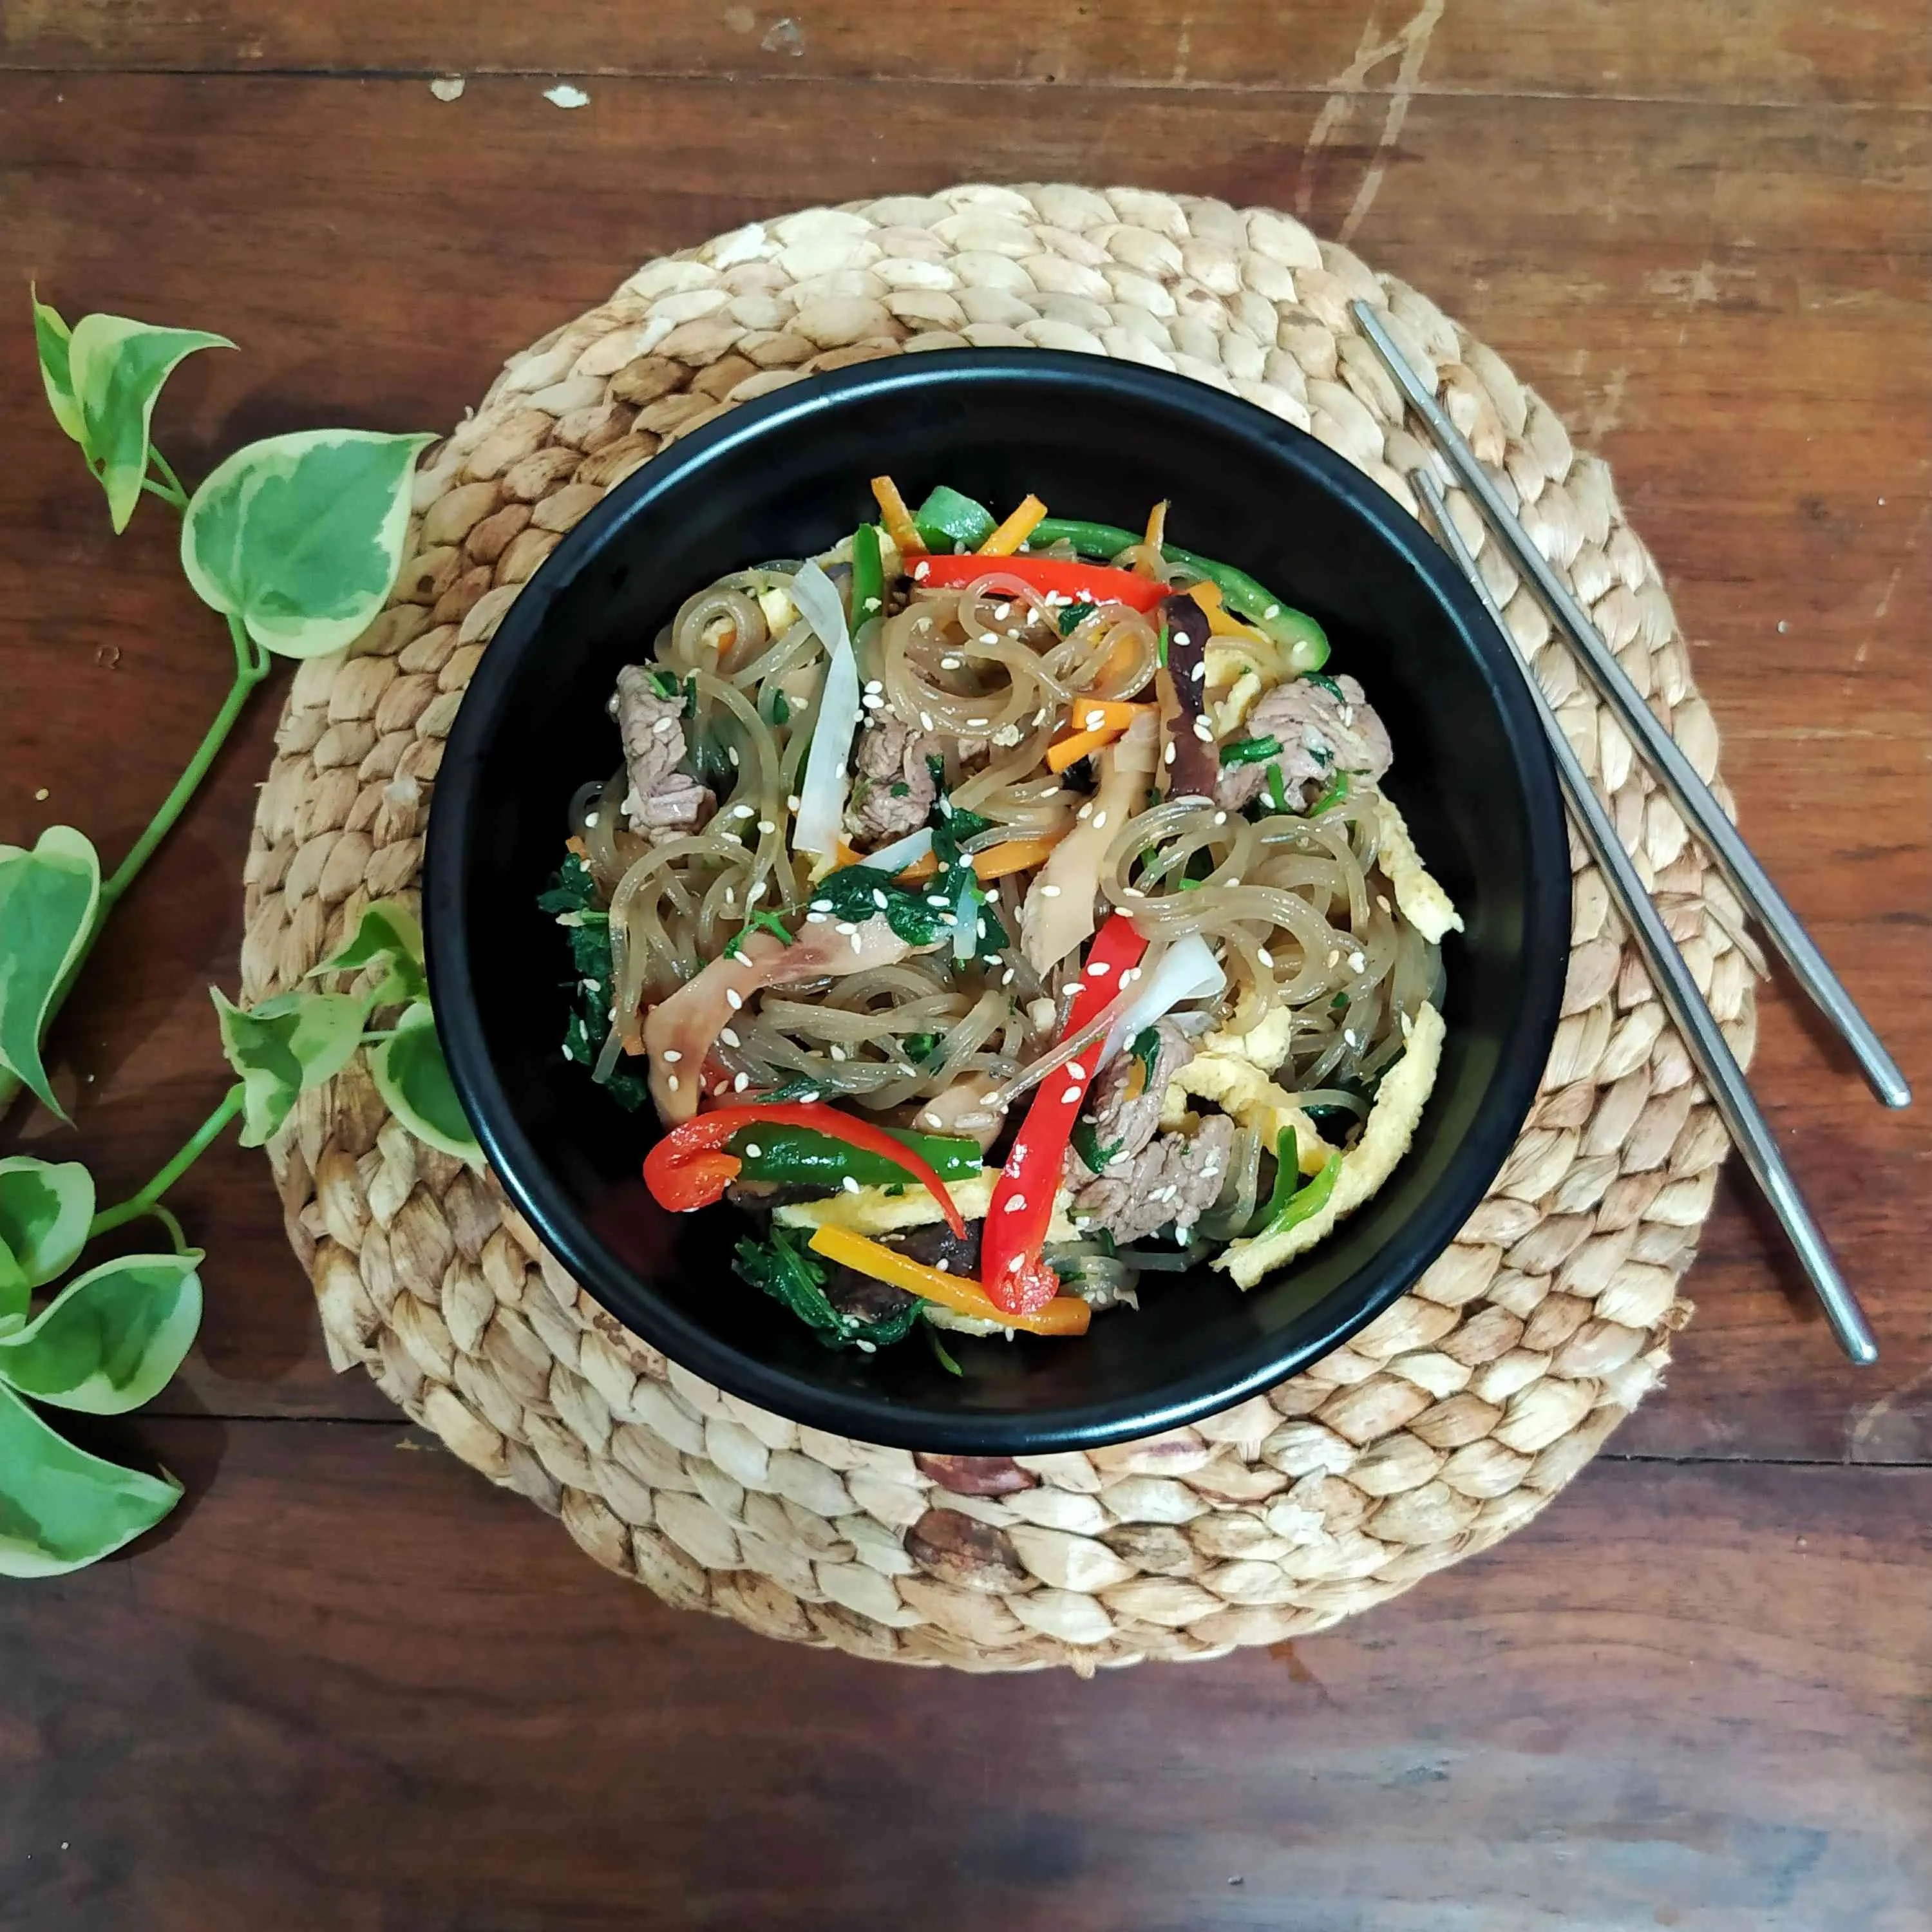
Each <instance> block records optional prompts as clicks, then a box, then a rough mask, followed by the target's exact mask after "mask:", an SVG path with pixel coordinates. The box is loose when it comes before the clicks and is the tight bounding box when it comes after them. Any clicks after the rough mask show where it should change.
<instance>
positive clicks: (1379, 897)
mask: <svg viewBox="0 0 1932 1932" xmlns="http://www.w3.org/2000/svg"><path fill="white" fill-rule="evenodd" d="M1376 904H1377V905H1379V906H1380V907H1382V910H1383V911H1384V912H1387V911H1388V909H1389V902H1388V898H1387V897H1386V896H1385V895H1384V894H1382V893H1381V892H1378V893H1376Z"/></svg>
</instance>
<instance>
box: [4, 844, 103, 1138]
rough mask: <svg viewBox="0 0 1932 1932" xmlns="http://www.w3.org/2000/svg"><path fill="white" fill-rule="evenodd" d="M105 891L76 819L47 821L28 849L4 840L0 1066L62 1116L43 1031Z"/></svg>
mask: <svg viewBox="0 0 1932 1932" xmlns="http://www.w3.org/2000/svg"><path fill="white" fill-rule="evenodd" d="M100 898H101V860H100V859H99V857H98V855H97V854H96V853H95V850H94V847H93V845H92V843H91V842H90V841H89V840H88V839H87V838H86V837H85V836H84V835H83V834H82V833H80V832H77V831H75V830H74V827H73V826H71V825H50V826H48V827H47V829H46V831H44V832H42V833H41V834H40V842H39V843H38V844H37V845H35V846H34V849H33V850H31V852H29V851H27V850H24V849H23V847H20V846H18V845H0V1067H5V1069H6V1070H7V1072H9V1073H11V1074H12V1075H13V1076H14V1078H15V1079H17V1080H19V1081H20V1082H21V1083H22V1084H23V1085H25V1086H27V1087H30V1088H32V1089H33V1091H34V1094H35V1096H36V1097H37V1098H38V1100H40V1104H41V1105H42V1106H43V1107H46V1109H49V1111H50V1112H53V1113H55V1114H58V1115H60V1118H62V1120H65V1119H66V1118H67V1115H66V1114H65V1112H62V1109H61V1106H60V1104H59V1103H58V1101H56V1100H55V1098H54V1097H53V1090H52V1088H50V1087H49V1085H47V1076H46V1068H45V1067H43V1065H42V1064H41V1061H40V1035H41V1033H42V1031H43V1029H44V1028H45V1027H46V1021H47V1015H48V1013H49V1010H50V1009H51V1007H52V1004H53V1001H54V996H55V993H56V992H58V990H59V989H60V985H61V982H62V980H64V979H65V977H66V975H67V971H68V967H69V966H70V965H72V964H73V962H74V959H76V958H77V956H78V955H79V954H80V950H81V949H82V948H83V947H84V946H85V945H86V943H87V939H88V935H89V932H90V931H91V929H92V926H93V923H94V913H95V906H96V905H97V904H98V902H99V900H100Z"/></svg>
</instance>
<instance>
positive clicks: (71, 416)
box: [28, 288, 81, 443]
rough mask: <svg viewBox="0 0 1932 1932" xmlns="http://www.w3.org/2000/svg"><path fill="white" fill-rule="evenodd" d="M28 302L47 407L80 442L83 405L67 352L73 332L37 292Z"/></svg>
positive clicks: (30, 292)
mask: <svg viewBox="0 0 1932 1932" xmlns="http://www.w3.org/2000/svg"><path fill="white" fill-rule="evenodd" d="M28 299H29V300H30V301H31V302H32V303H33V305H34V347H35V348H36V349H37V350H38V351H39V352H40V380H41V382H42V383H44V384H45V385H46V392H47V407H49V409H50V410H52V411H53V413H54V421H55V422H57V423H58V424H59V425H60V426H61V428H62V429H63V430H65V431H66V432H67V434H68V435H69V436H71V437H73V439H74V441H75V442H76V443H79V442H80V440H81V436H80V404H78V403H77V402H76V401H74V377H73V374H72V371H71V366H70V365H71V355H70V353H69V350H68V344H69V343H70V342H71V341H72V340H73V336H74V332H73V331H72V330H71V329H69V328H68V326H67V324H66V323H64V322H63V321H62V320H61V318H60V313H59V311H58V310H57V309H51V308H48V306H47V305H46V303H45V302H43V301H41V299H40V291H39V290H37V289H33V288H30V289H29V290H28Z"/></svg>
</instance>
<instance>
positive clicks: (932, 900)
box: [926, 892, 953, 912]
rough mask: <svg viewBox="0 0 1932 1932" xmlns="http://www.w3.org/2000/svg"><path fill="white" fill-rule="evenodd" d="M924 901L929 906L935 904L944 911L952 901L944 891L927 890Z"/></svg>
mask: <svg viewBox="0 0 1932 1932" xmlns="http://www.w3.org/2000/svg"><path fill="white" fill-rule="evenodd" d="M952 903H953V901H951V900H950V898H947V896H946V895H945V894H944V892H928V893H927V894H926V904H928V905H929V906H937V907H938V908H939V910H941V912H944V911H945V910H947V907H950V905H951V904H952Z"/></svg>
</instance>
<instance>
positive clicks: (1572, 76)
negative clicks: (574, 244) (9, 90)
mask: <svg viewBox="0 0 1932 1932" xmlns="http://www.w3.org/2000/svg"><path fill="white" fill-rule="evenodd" d="M0 57H4V61H5V63H6V64H7V65H16V66H19V67H22V68H95V69H106V68H163V69H175V70H178V71H196V70H207V71H230V70H239V71H243V72H248V71H271V72H288V71H322V72H327V73H332V74H343V73H362V74H366V73H380V74H393V73H396V72H398V71H402V72H408V73H414V74H452V73H453V74H496V73H503V72H516V73H521V74H529V75H530V76H532V77H538V78H540V79H541V80H544V81H547V80H549V79H550V78H551V77H553V76H556V75H559V74H576V75H581V76H590V75H613V76H614V75H651V76H663V75H685V74H731V75H744V76H747V77H750V76H757V77H779V78H785V79H796V78H813V79H820V78H827V77H838V78H841V79H847V80H871V79H886V80H895V81H901V82H903V81H915V82H929V81H989V82H1018V83H1031V84H1034V85H1037V86H1041V87H1043V88H1044V87H1051V86H1055V85H1059V86H1085V85H1091V84H1094V83H1102V84H1106V85H1109V86H1116V87H1118V86H1133V87H1145V86H1157V87H1183V86H1185V87H1190V88H1196V89H1205V88H1209V87H1220V86H1236V87H1246V88H1253V87H1262V86H1265V87H1266V88H1268V89H1277V90H1278V89H1288V88H1301V89H1320V90H1322V91H1325V92H1328V91H1333V92H1337V93H1344V92H1362V93H1365V94H1367V95H1371V96H1376V95H1382V96H1388V95H1396V94H1400V95H1409V94H1413V93H1436V92H1444V93H1491V94H1519V95H1538V96H1547V95H1595V96H1617V97H1622V98H1662V99H1667V100H1670V101H1727V102H1752V103H1759V104H1762V103H1766V102H1793V101H1796V102H1814V101H1886V102H1900V103H1906V102H1913V101H1915V102H1917V103H1918V104H1921V105H1922V104H1924V100H1925V96H1926V91H1927V76H1928V62H1927V41H1926V37H1925V34H1924V31H1923V23H1922V21H1919V20H1915V18H1914V17H1913V16H1912V11H1911V10H1910V9H1909V8H1907V7H1893V6H1885V5H1872V4H1868V3H1867V4H1864V5H1859V4H1846V0H1832V4H1828V5H1805V0H1755V4H1751V5H1743V6H1739V5H1735V4H1728V0H1689V4H1685V5H1678V4H1673V0H1633V4H1629V5H1624V6H1621V7H1616V8H1614V9H1613V8H1601V9H1600V8H1595V7H1583V6H1562V7H1552V6H1549V5H1538V4H1537V0H1469V4H1460V3H1459V4H1458V5H1457V6H1456V7H1453V8H1451V7H1445V6H1444V5H1442V4H1441V0H1413V4H1412V7H1397V8H1395V9H1393V10H1389V9H1385V8H1382V7H1376V6H1374V5H1370V4H1365V0H1339V4H1336V5H1320V6H1280V5H1271V6H1265V7H1256V6H1253V5H1244V0H1206V4H1204V5H1193V6H1190V7H1184V8H1175V7H1172V6H1169V5H1163V4H1160V0H1108V4H1106V5H1102V4H1100V0H1073V4H1072V5H1067V6H1065V7H1053V8H1044V7H1033V6H1021V5H998V4H997V0H996V4H994V5H986V4H984V0H979V4H974V5H967V4H965V0H939V4H938V5H930V6H923V7H903V8H900V9H898V10H895V11H894V12H893V13H892V14H891V15H890V16H889V17H880V15H878V14H877V13H874V11H872V10H870V9H866V8H860V7H838V6H829V7H808V6H804V5H791V6H789V7H788V6H787V5H780V4H778V3H777V0H760V3H759V4H758V5H755V6H754V5H722V6H721V5H717V4H715V0H659V4H658V5H654V6H652V7H649V9H648V10H640V9H638V8H637V7H631V6H627V5H624V4H623V0H586V4H583V5H574V6H571V7H526V6H517V5H512V4H510V0H483V3H482V4H480V5H478V4H470V0H424V4H422V5H417V6H413V7H392V6H386V5H382V4H380V0H343V4H341V5H335V6H332V7H296V6H289V5H278V4H275V0H214V4H211V5H201V4H196V5H183V4H181V0H145V4H143V5H142V6H141V7H139V8H138V9H134V8H130V7H127V6H126V5H122V4H119V0H14V4H13V5H12V6H11V7H10V8H9V9H8V10H7V13H6V15H5V18H4V23H0ZM879 111H880V115H881V116H882V117H883V116H885V115H889V114H890V113H892V100H891V98H889V97H884V96H881V97H880V103H879ZM1039 111H1041V112H1045V113H1059V112H1061V111H1064V110H1057V109H1055V108H1052V107H1049V106H1046V105H1045V104H1043V105H1042V107H1041V108H1040V110H1039ZM1379 111H1380V107H1379V104H1378V112H1379Z"/></svg>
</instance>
